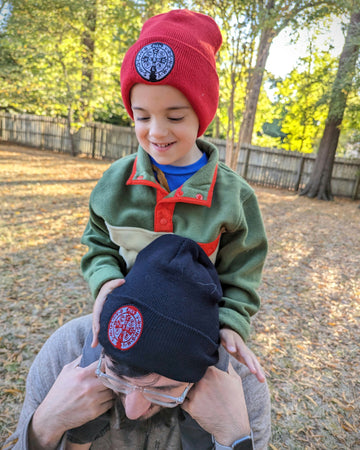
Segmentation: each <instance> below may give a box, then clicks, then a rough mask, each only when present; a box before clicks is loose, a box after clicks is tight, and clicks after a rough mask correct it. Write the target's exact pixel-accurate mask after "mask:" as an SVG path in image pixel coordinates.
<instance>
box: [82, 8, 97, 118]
mask: <svg viewBox="0 0 360 450" xmlns="http://www.w3.org/2000/svg"><path fill="white" fill-rule="evenodd" d="M96 17H97V11H96V0H92V1H91V3H90V7H89V9H88V11H87V14H86V18H85V31H84V32H83V33H82V36H81V43H82V45H83V46H84V48H85V49H86V51H85V52H84V53H83V58H82V77H81V79H82V81H81V111H82V114H83V115H84V118H85V119H86V120H92V117H91V114H90V112H89V111H87V109H88V105H89V98H90V92H91V84H92V81H93V71H94V52H95V41H94V33H95V29H96Z"/></svg>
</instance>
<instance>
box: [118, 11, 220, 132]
mask: <svg viewBox="0 0 360 450" xmlns="http://www.w3.org/2000/svg"><path fill="white" fill-rule="evenodd" d="M221 42H222V36H221V33H220V30H219V27H218V26H217V24H216V22H215V21H214V20H213V19H212V18H211V17H209V16H207V15H205V14H200V13H196V12H193V11H189V10H186V9H183V10H174V11H170V12H168V13H164V14H159V15H157V16H154V17H152V18H150V19H148V20H147V21H146V22H145V23H144V25H143V28H142V30H141V33H140V36H139V39H138V41H137V42H136V43H135V44H134V45H133V46H132V47H130V49H129V50H128V51H127V53H126V55H125V58H124V61H123V63H122V66H121V93H122V98H123V102H124V105H125V108H126V110H127V112H128V113H129V115H130V117H131V118H132V119H133V118H134V117H133V112H132V109H131V102H130V91H131V88H132V87H133V86H134V84H136V83H143V84H150V85H159V84H160V85H169V86H173V87H175V88H176V89H178V90H179V91H181V92H182V93H183V94H184V95H185V97H186V98H187V99H188V101H189V102H190V104H191V106H192V108H193V109H194V111H195V113H196V115H197V117H198V119H199V130H198V136H201V135H202V134H204V132H205V130H206V128H207V127H208V126H209V124H210V122H211V121H212V120H213V118H214V116H215V113H216V109H217V106H218V101H219V78H218V75H217V71H216V59H215V56H216V53H217V51H218V50H219V48H220V46H221Z"/></svg>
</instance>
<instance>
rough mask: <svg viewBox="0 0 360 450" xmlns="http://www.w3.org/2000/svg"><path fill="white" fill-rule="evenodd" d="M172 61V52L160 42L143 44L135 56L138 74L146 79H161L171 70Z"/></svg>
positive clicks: (173, 60)
mask: <svg viewBox="0 0 360 450" xmlns="http://www.w3.org/2000/svg"><path fill="white" fill-rule="evenodd" d="M174 63H175V55H174V52H173V51H172V49H171V48H170V47H169V46H168V45H166V44H163V43H162V42H153V43H152V44H148V45H145V46H144V47H142V48H141V49H140V50H139V52H138V54H137V55H136V58H135V67H136V70H137V72H138V74H139V75H140V76H141V77H142V78H144V80H147V81H160V80H163V79H164V78H165V77H166V76H167V75H169V73H170V72H171V71H172V69H173V67H174Z"/></svg>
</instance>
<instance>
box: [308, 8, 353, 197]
mask: <svg viewBox="0 0 360 450" xmlns="http://www.w3.org/2000/svg"><path fill="white" fill-rule="evenodd" d="M359 46H360V11H356V12H354V13H353V14H352V16H351V19H350V23H349V26H348V31H347V36H346V39H345V44H344V48H343V50H342V52H341V55H340V60H339V67H338V71H337V74H336V78H335V81H334V84H333V86H332V93H331V100H330V106H329V113H328V118H327V120H326V125H325V130H324V134H323V137H322V138H321V141H320V146H319V152H318V155H317V157H316V161H315V164H314V168H313V171H312V173H311V176H310V179H309V182H308V183H307V185H306V186H305V188H304V189H303V190H302V191H301V192H300V195H307V196H308V197H310V198H314V197H317V198H318V199H319V200H331V199H332V198H333V197H332V193H331V176H332V170H333V166H334V160H335V154H336V149H337V145H338V142H339V136H340V127H341V123H342V120H343V117H344V112H345V109H346V101H347V96H348V93H349V91H350V90H351V87H352V79H353V76H354V73H355V68H356V62H357V59H358V56H359Z"/></svg>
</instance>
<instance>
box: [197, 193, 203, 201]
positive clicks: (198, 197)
mask: <svg viewBox="0 0 360 450" xmlns="http://www.w3.org/2000/svg"><path fill="white" fill-rule="evenodd" d="M195 197H196V198H197V199H198V200H203V199H204V197H203V196H202V194H196V195H195Z"/></svg>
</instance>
